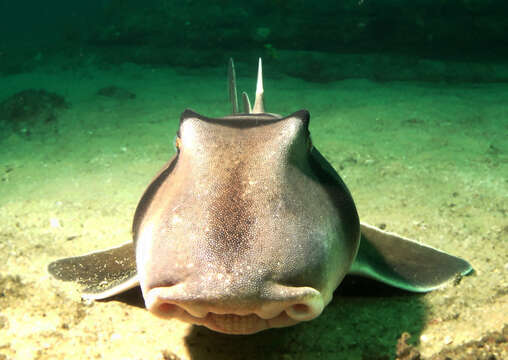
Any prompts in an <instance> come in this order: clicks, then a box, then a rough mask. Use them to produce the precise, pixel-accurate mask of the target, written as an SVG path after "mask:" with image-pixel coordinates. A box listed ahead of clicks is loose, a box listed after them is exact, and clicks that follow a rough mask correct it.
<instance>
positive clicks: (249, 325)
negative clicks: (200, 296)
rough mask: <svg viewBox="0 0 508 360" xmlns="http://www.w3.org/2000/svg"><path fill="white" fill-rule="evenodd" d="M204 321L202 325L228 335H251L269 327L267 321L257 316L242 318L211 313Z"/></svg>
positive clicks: (240, 316) (251, 315) (244, 316)
mask: <svg viewBox="0 0 508 360" xmlns="http://www.w3.org/2000/svg"><path fill="white" fill-rule="evenodd" d="M200 320H201V319H200ZM203 320H204V321H203V324H202V325H205V326H206V327H208V328H210V329H212V330H215V331H220V332H223V333H227V334H251V333H253V332H257V331H261V330H264V329H266V328H268V327H269V325H268V324H267V320H265V319H261V318H260V317H259V316H257V315H256V314H250V315H243V316H242V315H235V314H214V313H209V314H208V315H207V316H206V317H205V318H204V319H203Z"/></svg>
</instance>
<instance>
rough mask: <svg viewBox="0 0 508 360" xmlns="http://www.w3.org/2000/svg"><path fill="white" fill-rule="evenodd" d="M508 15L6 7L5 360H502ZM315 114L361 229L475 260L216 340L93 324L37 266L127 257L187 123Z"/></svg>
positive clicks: (457, 5)
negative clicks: (289, 323) (438, 276)
mask: <svg viewBox="0 0 508 360" xmlns="http://www.w3.org/2000/svg"><path fill="white" fill-rule="evenodd" d="M507 34H508V2H507V1H503V0H414V1H402V0H377V1H375V0H354V1H349V0H345V1H303V0H295V1H289V0H264V1H256V0H253V1H227V0H222V1H197V0H194V1H193V0H182V1H168V0H145V1H134V0H88V1H63V0H54V1H50V2H48V1H28V0H21V1H17V2H14V1H7V0H0V259H1V261H0V360H4V359H69V358H82V359H91V358H95V359H101V358H102V359H284V360H289V359H362V360H367V359H369V360H385V359H408V360H409V359H413V360H416V359H434V360H436V359H443V360H444V359H503V358H508V326H507V323H508V318H507V316H506V314H508V221H507V215H508V157H507V151H508V139H507V136H508V35H507ZM230 57H233V58H234V59H235V64H236V68H237V76H238V86H239V89H240V90H245V91H247V92H248V93H249V94H250V96H251V99H252V98H253V93H254V88H255V82H256V77H255V76H256V71H257V59H258V58H259V57H261V58H262V59H263V72H264V88H265V105H266V109H267V111H268V112H274V113H278V114H282V115H286V114H290V113H292V112H294V111H297V110H299V109H302V108H305V109H308V110H309V111H310V113H311V121H310V131H311V133H312V140H313V144H314V145H315V146H316V147H317V148H319V150H320V151H321V153H323V155H324V156H325V157H326V158H327V159H328V161H329V162H330V163H331V164H332V165H333V166H334V168H335V169H336V170H337V171H338V173H339V174H340V175H341V177H342V178H343V180H344V181H345V183H346V184H347V186H348V188H349V190H350V191H351V193H352V195H353V198H354V199H355V202H356V206H357V208H358V211H359V214H360V217H361V219H362V221H365V222H368V223H370V224H373V225H376V226H378V227H382V228H384V229H386V230H388V231H393V232H397V233H400V234H403V235H404V236H407V237H409V238H413V239H416V240H418V241H422V242H424V243H425V244H428V245H431V246H434V247H436V248H439V249H441V250H443V251H446V252H449V253H452V254H454V255H456V256H460V257H462V258H464V259H467V260H468V261H469V262H470V263H471V264H472V265H473V267H474V269H475V272H474V274H473V275H471V276H467V277H464V278H462V279H457V280H456V281H455V282H454V283H453V284H450V285H449V286H447V287H445V288H443V289H440V290H437V291H434V292H431V293H428V294H425V295H414V294H408V293H403V292H398V291H393V289H389V288H386V287H383V286H381V285H379V284H375V283H372V282H365V281H364V280H361V279H354V278H348V279H346V281H345V282H344V283H343V284H342V285H341V286H340V287H339V289H338V290H337V291H336V294H335V297H334V300H333V301H332V302H331V304H330V305H329V306H328V307H327V308H326V309H325V311H324V313H323V314H322V315H321V316H320V317H319V318H318V319H316V320H314V321H311V322H308V323H304V324H300V325H298V326H295V327H291V328H286V329H274V330H269V331H266V332H262V333H259V334H255V335H252V336H226V335H221V334H216V333H213V332H211V331H208V330H206V329H203V328H200V327H191V326H189V325H187V324H184V323H181V322H178V321H176V320H172V321H163V320H160V319H157V318H155V317H154V316H152V315H151V314H149V313H148V312H147V311H146V310H144V309H143V303H142V300H140V299H139V293H136V292H135V291H134V292H131V293H129V294H127V295H126V296H124V297H120V298H118V299H115V300H114V301H107V302H98V303H87V302H84V301H81V300H80V295H79V289H78V288H77V287H76V286H74V285H73V284H68V283H63V282H59V281H57V280H55V279H52V278H51V276H50V275H49V274H48V273H47V271H46V266H47V264H48V263H49V262H51V261H54V260H55V259H57V258H60V257H66V256H74V255H78V254H82V253H85V252H89V251H93V250H97V249H101V248H106V247H110V246H114V245H117V244H120V243H123V242H125V241H128V240H129V239H130V238H131V233H130V228H131V222H132V216H133V213H134V210H135V208H136V205H137V202H138V200H139V198H140V196H141V194H142V192H143V190H144V188H145V187H146V185H147V184H148V183H149V182H150V180H151V178H152V177H153V176H154V175H155V174H156V173H157V171H158V170H159V169H160V168H161V167H162V166H163V164H164V163H165V162H166V161H167V160H169V159H170V158H171V156H172V155H173V154H174V152H175V150H174V146H173V141H174V138H175V134H176V132H177V130H178V125H179V118H180V114H181V113H182V112H183V111H184V109H186V108H192V109H194V110H196V111H198V112H200V113H202V114H203V115H207V116H224V115H228V114H229V113H230V105H229V103H228V92H227V80H226V74H227V63H228V60H229V58H230Z"/></svg>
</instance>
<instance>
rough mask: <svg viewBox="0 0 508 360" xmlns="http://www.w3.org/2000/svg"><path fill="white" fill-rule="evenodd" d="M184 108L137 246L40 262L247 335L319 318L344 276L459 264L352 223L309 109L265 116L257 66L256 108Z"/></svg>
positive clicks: (429, 277)
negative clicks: (228, 111)
mask: <svg viewBox="0 0 508 360" xmlns="http://www.w3.org/2000/svg"><path fill="white" fill-rule="evenodd" d="M229 78H230V98H231V103H232V109H233V114H232V115H230V116H226V117H223V118H207V117H204V116H202V115H199V114H197V113H195V112H193V111H191V110H186V111H184V113H183V114H182V116H181V120H180V128H179V131H178V134H177V139H176V148H177V151H176V155H175V156H174V157H173V159H171V160H170V161H169V162H168V163H167V164H166V165H165V166H164V167H163V169H162V170H161V171H160V173H159V174H158V175H157V176H156V177H155V179H154V180H153V181H152V183H151V184H150V185H149V186H148V188H147V189H146V191H145V193H144V194H143V196H142V198H141V200H140V202H139V204H138V207H137V209H136V213H135V216H134V221H133V240H134V241H133V242H128V243H125V244H123V245H121V246H119V247H115V248H112V249H107V250H103V251H98V252H94V253H90V254H87V255H83V256H78V257H72V258H66V259H61V260H57V261H55V262H53V263H51V264H50V265H49V271H50V273H51V274H53V275H54V276H55V277H57V278H59V279H62V280H67V281H76V282H78V283H80V284H81V285H84V287H85V289H84V293H83V296H84V297H87V298H91V299H103V298H107V297H110V296H113V295H115V294H118V293H121V292H123V291H125V290H127V289H130V288H132V287H135V286H138V285H139V286H140V287H141V290H142V293H143V297H144V300H145V304H146V307H147V309H149V310H150V311H151V312H153V313H154V314H155V315H157V316H159V317H162V318H168V319H170V318H178V319H180V320H183V321H186V322H189V323H193V324H197V325H204V326H206V327H208V328H210V329H212V330H215V331H219V332H223V333H229V334H251V333H255V332H258V331H261V330H264V329H268V328H273V327H284V326H290V325H294V324H296V323H299V322H302V321H308V320H312V319H314V318H316V317H317V316H319V315H320V314H321V313H322V311H323V309H324V307H325V306H326V305H327V304H328V303H329V302H330V301H331V299H332V296H333V292H334V290H335V289H336V288H337V286H338V285H339V284H340V283H341V281H342V279H343V278H344V276H345V275H346V274H347V273H352V274H357V275H362V276H367V277H370V278H373V279H376V280H379V281H382V282H384V283H387V284H390V285H392V286H395V287H398V288H402V289H405V290H408V291H415V292H426V291H430V290H433V289H435V288H437V287H440V286H443V285H444V284H446V283H447V282H449V281H450V280H452V279H454V278H455V277H456V276H457V275H466V274H467V273H469V272H470V271H471V270H472V268H471V266H470V265H469V263H467V262H466V261H465V260H462V259H460V258H457V257H454V256H452V255H448V254H446V253H444V252H441V251H439V250H436V249H434V248H431V247H428V246H425V245H423V244H420V243H417V242H415V241H413V240H410V239H406V238H403V237H401V236H398V235H395V234H391V233H387V232H384V231H382V230H380V229H377V228H375V227H372V226H369V225H367V224H361V223H360V221H359V219H358V214H357V211H356V208H355V204H354V202H353V199H352V198H351V195H350V193H349V191H348V189H347V188H346V186H345V184H344V183H343V182H342V180H341V179H340V177H339V175H338V174H337V173H336V172H335V170H334V169H333V168H332V166H331V165H330V164H329V163H328V162H327V161H326V159H324V157H323V156H322V155H321V154H320V153H319V151H318V150H317V149H316V148H315V147H314V146H313V144H312V142H311V139H310V134H309V118H310V116H309V112H308V111H307V110H300V111H297V112H295V113H293V114H291V115H289V116H286V117H281V116H279V115H275V114H270V113H266V112H265V111H264V106H263V86H262V74H261V62H260V70H259V73H258V86H257V91H256V101H255V104H254V107H253V108H252V109H251V106H250V102H249V100H248V97H247V95H246V94H245V93H243V94H242V99H243V112H242V113H240V112H239V111H238V101H237V95H236V83H235V74H234V66H233V63H232V61H231V62H230V71H229Z"/></svg>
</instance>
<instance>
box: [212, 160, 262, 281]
mask: <svg viewBox="0 0 508 360" xmlns="http://www.w3.org/2000/svg"><path fill="white" fill-rule="evenodd" d="M243 167H244V165H243V163H241V162H240V163H239V164H238V165H237V166H236V167H235V168H233V169H231V172H230V173H229V175H228V177H227V178H226V179H225V181H224V183H223V185H221V186H220V187H219V189H217V192H218V196H217V197H216V198H215V199H214V200H213V201H212V202H211V204H210V206H209V209H208V211H209V213H210V214H211V218H210V220H209V224H208V228H209V229H211V231H210V235H209V237H208V239H207V240H208V247H209V250H210V252H211V254H213V255H214V256H215V257H216V258H217V259H218V260H219V261H220V262H221V263H222V264H223V265H224V266H225V267H226V270H227V271H228V272H230V271H232V268H233V266H234V260H235V259H239V258H241V257H242V254H244V253H245V252H246V251H247V250H248V249H250V247H251V245H250V244H249V242H250V240H251V238H252V236H251V235H250V232H251V228H252V224H253V223H254V221H255V218H254V216H253V215H252V213H251V212H250V211H249V209H252V207H253V202H252V200H250V199H248V198H245V196H244V193H245V191H246V184H245V182H244V181H241V179H244V178H245V176H244V175H242V174H243V172H244V171H243Z"/></svg>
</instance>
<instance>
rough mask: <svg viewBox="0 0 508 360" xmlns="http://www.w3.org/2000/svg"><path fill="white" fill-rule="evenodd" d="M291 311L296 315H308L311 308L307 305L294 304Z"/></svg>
mask: <svg viewBox="0 0 508 360" xmlns="http://www.w3.org/2000/svg"><path fill="white" fill-rule="evenodd" d="M291 309H292V312H293V313H294V314H302V315H307V314H308V313H309V312H310V308H309V306H308V305H306V304H294V305H292V306H291Z"/></svg>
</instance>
